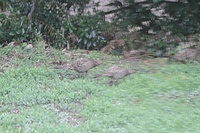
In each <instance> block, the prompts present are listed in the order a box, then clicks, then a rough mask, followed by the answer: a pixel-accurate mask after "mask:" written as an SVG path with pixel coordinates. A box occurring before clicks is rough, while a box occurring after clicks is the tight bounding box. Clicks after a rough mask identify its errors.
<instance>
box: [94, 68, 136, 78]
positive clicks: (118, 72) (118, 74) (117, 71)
mask: <svg viewBox="0 0 200 133" xmlns="http://www.w3.org/2000/svg"><path fill="white" fill-rule="evenodd" d="M132 73H133V71H132V70H130V69H126V68H123V67H119V66H112V67H110V68H109V69H108V70H106V71H105V72H104V73H102V74H100V75H96V76H95V78H98V77H100V76H108V77H110V78H113V79H120V78H123V77H124V76H127V75H129V74H132Z"/></svg>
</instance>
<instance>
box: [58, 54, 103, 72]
mask: <svg viewBox="0 0 200 133" xmlns="http://www.w3.org/2000/svg"><path fill="white" fill-rule="evenodd" d="M101 63H102V61H100V60H93V59H89V58H80V59H77V60H75V61H73V62H72V63H71V64H65V65H63V66H56V67H55V68H56V69H71V70H74V71H76V72H78V73H84V72H85V73H86V74H87V72H88V71H89V70H90V69H92V68H93V67H96V66H98V65H100V64H101Z"/></svg>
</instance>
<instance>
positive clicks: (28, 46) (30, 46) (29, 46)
mask: <svg viewBox="0 0 200 133" xmlns="http://www.w3.org/2000/svg"><path fill="white" fill-rule="evenodd" d="M32 48H33V45H32V44H28V45H27V46H26V47H25V48H24V49H25V50H30V49H32Z"/></svg>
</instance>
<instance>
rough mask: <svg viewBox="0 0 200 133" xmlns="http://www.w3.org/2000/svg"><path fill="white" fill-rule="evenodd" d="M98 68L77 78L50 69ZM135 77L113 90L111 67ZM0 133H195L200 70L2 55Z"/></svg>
mask: <svg viewBox="0 0 200 133" xmlns="http://www.w3.org/2000/svg"><path fill="white" fill-rule="evenodd" d="M83 57H86V58H92V59H98V60H102V61H103V64H101V65H99V66H97V67H95V68H93V69H91V70H90V71H89V72H88V74H87V75H84V76H80V74H79V73H77V72H75V71H73V70H68V69H66V70H61V69H59V70H58V69H54V67H55V66H56V65H62V64H65V63H71V62H72V61H73V60H75V59H77V58H83ZM113 65H118V66H123V67H126V68H129V69H132V70H134V71H135V72H134V73H133V74H131V75H129V76H126V77H124V78H123V79H119V80H118V83H117V84H108V83H110V81H111V80H112V79H110V78H108V77H100V78H98V79H94V78H93V77H94V76H95V75H96V74H100V73H102V72H103V71H104V70H106V69H107V68H109V67H110V66H113ZM0 67H1V68H0V69H1V72H0V88H1V89H0V113H1V115H0V132H12V133H13V132H20V133H23V132H43V133H44V132H73V133H74V132H120V133H121V132H124V133H132V132H134V133H141V132H158V133H161V132H162V133H168V132H185V133H187V132H188V133H189V132H193V133H198V132H199V127H200V83H199V79H200V75H199V73H200V66H199V63H198V62H190V63H189V62H188V63H186V64H182V63H177V62H169V61H168V60H167V59H165V58H148V59H143V58H142V59H123V58H122V57H121V56H113V55H108V54H104V53H100V52H98V51H91V52H88V51H80V50H78V51H70V52H68V51H65V50H63V51H61V50H55V49H51V48H49V49H43V47H42V45H40V44H38V45H36V46H34V48H33V49H26V50H24V49H23V47H22V46H14V47H13V46H7V47H4V48H1V49H0Z"/></svg>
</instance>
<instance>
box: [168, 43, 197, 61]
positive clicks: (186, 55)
mask: <svg viewBox="0 0 200 133" xmlns="http://www.w3.org/2000/svg"><path fill="white" fill-rule="evenodd" d="M198 56H200V46H198V47H196V48H194V49H191V48H189V49H184V50H182V51H179V52H178V53H177V54H176V55H175V56H172V57H170V59H175V60H177V61H181V62H184V61H185V60H189V61H193V60H195V59H196V58H197V57H198Z"/></svg>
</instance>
